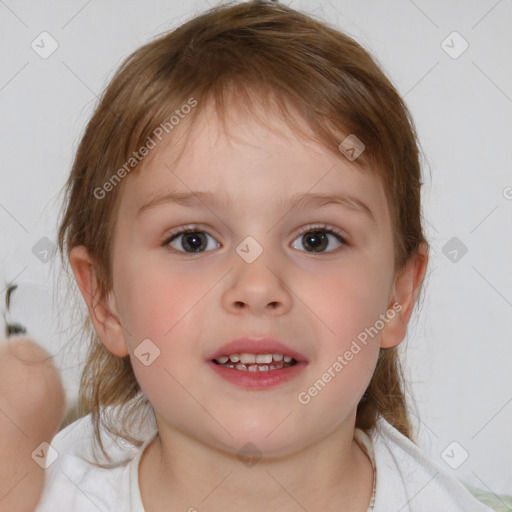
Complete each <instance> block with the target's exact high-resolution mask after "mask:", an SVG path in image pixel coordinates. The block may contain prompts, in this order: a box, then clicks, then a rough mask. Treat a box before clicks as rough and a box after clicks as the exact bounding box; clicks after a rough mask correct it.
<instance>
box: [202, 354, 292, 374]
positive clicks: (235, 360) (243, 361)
mask: <svg viewBox="0 0 512 512" xmlns="http://www.w3.org/2000/svg"><path fill="white" fill-rule="evenodd" d="M212 361H213V362H214V363H215V364H216V365H218V366H223V367H224V368H232V369H234V370H240V371H245V372H268V371H271V370H281V369H283V368H288V367H290V366H294V365H296V364H297V360H296V359H294V358H293V357H291V356H289V355H287V354H270V353H268V354H249V353H241V354H227V355H223V356H220V357H217V358H216V359H212Z"/></svg>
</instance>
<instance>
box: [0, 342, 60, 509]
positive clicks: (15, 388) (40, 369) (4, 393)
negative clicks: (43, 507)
mask: <svg viewBox="0 0 512 512" xmlns="http://www.w3.org/2000/svg"><path fill="white" fill-rule="evenodd" d="M64 412H65V394H64V389H63V387H62V383H61V379H60V377H59V375H58V373H57V370H56V369H55V367H54V366H53V364H52V362H51V358H50V355H49V354H48V353H47V352H46V351H45V350H43V349H42V348H41V347H40V346H39V345H37V344H36V343H34V342H33V341H32V340H30V339H26V338H21V337H20V338H11V339H9V340H8V341H2V342H1V343H0V454H1V458H0V511H12V510H16V511H20V512H32V511H33V510H34V509H35V507H36V505H37V503H38V501H39V498H40V496H41V493H42V490H43V485H44V476H45V475H44V469H42V468H41V466H39V465H38V464H36V462H35V461H34V459H33V458H32V453H33V452H34V450H36V448H38V447H39V445H40V444H41V443H43V442H47V443H50V442H51V440H52V439H53V437H54V436H55V434H56V433H57V431H58V428H59V425H60V424H61V422H62V419H63V417H64ZM36 453H42V452H41V450H39V451H37V452H36Z"/></svg>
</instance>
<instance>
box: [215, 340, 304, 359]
mask: <svg viewBox="0 0 512 512" xmlns="http://www.w3.org/2000/svg"><path fill="white" fill-rule="evenodd" d="M243 353H246V354H283V355H285V356H291V357H293V359H295V360H296V361H297V362H300V361H306V358H305V357H304V356H303V355H302V354H301V353H299V352H297V351H296V350H292V349H291V348H289V347H287V346H286V345H285V344H284V343H281V342H280V341H277V340H275V339H272V338H251V337H243V338H238V339H236V340H233V341H230V342H229V343H226V344H225V345H223V346H222V347H220V348H219V349H218V350H216V351H215V352H214V353H213V354H211V356H210V357H209V359H210V360H212V359H218V358H219V357H221V356H228V355H230V354H243Z"/></svg>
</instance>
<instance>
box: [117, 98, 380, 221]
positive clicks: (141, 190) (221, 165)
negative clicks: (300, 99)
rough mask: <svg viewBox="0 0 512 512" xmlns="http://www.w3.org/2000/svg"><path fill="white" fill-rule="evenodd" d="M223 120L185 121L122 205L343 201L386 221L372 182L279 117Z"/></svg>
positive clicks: (208, 116)
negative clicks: (205, 198)
mask: <svg viewBox="0 0 512 512" xmlns="http://www.w3.org/2000/svg"><path fill="white" fill-rule="evenodd" d="M225 119H226V123H225V125H224V124H223V123H221V120H220V119H219V117H218V116H217V113H216V111H215V109H214V106H213V105H212V104H210V105H206V106H205V107H204V109H203V110H202V111H201V113H200V114H199V116H198V118H197V119H196V120H195V122H194V124H193V125H192V126H191V127H190V126H188V125H187V123H186V120H185V123H183V125H181V126H178V127H177V128H176V129H175V131H173V132H172V137H168V138H167V139H164V140H163V141H162V142H160V143H159V144H157V146H156V147H155V148H154V149H153V150H152V152H151V154H150V155H149V156H148V157H147V158H146V159H145V160H144V161H143V162H142V165H141V168H140V169H138V171H137V173H136V174H134V175H132V176H130V177H129V179H128V180H127V182H126V183H124V185H125V187H124V188H125V189H124V191H123V194H122V195H123V199H122V202H123V203H125V205H126V204H128V205H130V207H131V210H136V211H138V210H140V209H141V208H143V207H144V205H145V204H147V203H148V202H149V201H151V200H154V199H155V198H158V197H159V196H161V195H162V194H166V193H177V194H181V195H182V196H183V195H184V194H189V195H191V194H194V193H195V192H201V193H207V194H208V195H209V196H210V197H209V199H210V200H211V202H212V203H215V204H216V205H219V204H222V205H224V206H228V205H229V202H230V201H231V200H235V202H236V203H237V208H240V205H241V204H242V205H247V208H250V207H254V203H255V200H256V199H258V202H259V204H260V205H261V204H263V203H270V202H271V203H272V204H275V205H279V204H285V203H286V198H287V197H291V196H294V197H297V196H299V195H305V194H308V193H310V194H328V193H340V194H341V193H342V194H345V195H350V196H352V197H353V198H355V199H356V200H357V199H358V198H359V199H361V201H363V202H365V203H370V204H371V205H372V207H371V209H372V210H375V211H376V212H378V215H379V216H382V215H384V216H386V215H387V213H388V210H387V202H386V199H385V194H384V190H383V188H382V184H381V181H380V179H379V177H378V176H377V175H375V174H374V173H370V172H369V171H368V170H366V169H364V168H362V167H361V166H357V165H355V164H353V163H352V162H350V161H349V160H348V159H347V158H345V156H344V155H343V154H341V152H340V153H339V155H336V154H334V153H333V152H332V151H329V150H328V149H326V148H325V147H323V146H322V145H320V144H319V143H317V142H314V141H313V140H309V139H305V138H304V137H303V136H301V135H299V134H297V133H296V132H295V131H294V130H293V128H292V127H291V126H289V124H288V123H287V122H285V121H284V120H283V118H282V116H280V115H279V113H277V112H275V111H274V112H272V111H264V110H262V108H261V107H260V111H259V112H258V116H257V117H254V116H250V115H248V113H247V111H246V110H244V109H243V108H240V107H239V106H238V107H237V108H230V109H229V110H228V112H227V115H226V118H225ZM262 119H263V120H264V121H263V123H262V122H261V120H262ZM297 121H298V122H299V123H300V122H303V123H304V121H303V120H301V119H300V118H298V117H297ZM226 127H227V131H226V129H225V128H226ZM302 128H303V129H304V128H305V127H304V126H303V127H302ZM305 131H306V132H307V131H308V130H307V128H306V129H305ZM310 136H311V138H313V137H314V134H313V133H311V132H310ZM198 200H199V199H198ZM356 202H357V201H356Z"/></svg>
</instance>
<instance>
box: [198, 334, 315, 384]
mask: <svg viewBox="0 0 512 512" xmlns="http://www.w3.org/2000/svg"><path fill="white" fill-rule="evenodd" d="M241 353H246V354H284V355H288V356H291V357H293V359H295V361H297V362H296V363H295V364H294V365H293V366H287V367H285V368H280V369H279V370H268V371H263V372H260V371H257V372H250V371H244V370H236V369H234V368H226V367H224V366H221V365H218V364H216V363H214V362H213V359H218V358H219V357H221V356H227V355H229V354H241ZM207 364H208V366H210V368H212V370H213V371H214V372H215V373H216V374H217V375H219V376H220V377H222V378H224V379H226V380H227V381H228V382H231V383H232V384H235V385H237V386H240V387H242V388H245V389H252V390H263V389H270V388H274V387H276V386H279V385H280V384H284V383H285V382H288V381H289V380H290V379H292V378H294V377H295V376H297V375H298V374H299V373H301V372H302V371H303V370H304V368H305V367H306V366H307V364H308V361H307V359H306V358H305V357H304V355H303V354H301V353H300V352H297V351H296V350H292V349H291V348H289V347H287V346H286V345H285V344H284V343H281V342H279V341H277V340H274V339H272V338H248V337H246V338H239V339H237V340H233V341H231V342H229V343H227V344H226V345H223V346H222V347H220V348H219V349H218V350H216V351H215V352H214V353H213V354H211V356H210V357H209V358H208V360H207Z"/></svg>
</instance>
